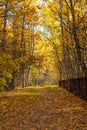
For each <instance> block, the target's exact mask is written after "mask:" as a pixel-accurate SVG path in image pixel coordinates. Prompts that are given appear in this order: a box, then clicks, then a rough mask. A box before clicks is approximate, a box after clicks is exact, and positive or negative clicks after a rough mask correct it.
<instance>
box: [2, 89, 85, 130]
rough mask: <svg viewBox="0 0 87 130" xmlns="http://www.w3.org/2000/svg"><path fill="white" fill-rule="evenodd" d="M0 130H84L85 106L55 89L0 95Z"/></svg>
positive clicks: (69, 94) (20, 90)
mask: <svg viewBox="0 0 87 130" xmlns="http://www.w3.org/2000/svg"><path fill="white" fill-rule="evenodd" d="M0 130H87V102H85V101H83V100H82V99H80V98H78V97H76V96H75V95H73V94H71V93H69V92H67V91H66V90H65V89H62V88H59V87H44V88H40V87H38V88H25V89H19V90H15V91H12V92H8V93H2V94H0Z"/></svg>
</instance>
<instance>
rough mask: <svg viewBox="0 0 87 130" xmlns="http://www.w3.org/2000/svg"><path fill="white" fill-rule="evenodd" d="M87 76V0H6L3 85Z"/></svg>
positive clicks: (0, 41)
mask: <svg viewBox="0 0 87 130" xmlns="http://www.w3.org/2000/svg"><path fill="white" fill-rule="evenodd" d="M86 76H87V1H86V0H79V1H78V0H13V1H12V0H0V91H1V90H3V89H6V90H11V89H14V88H15V87H18V86H21V87H24V86H29V85H32V84H42V83H48V82H50V83H58V81H59V80H65V79H72V78H78V77H86Z"/></svg>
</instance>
